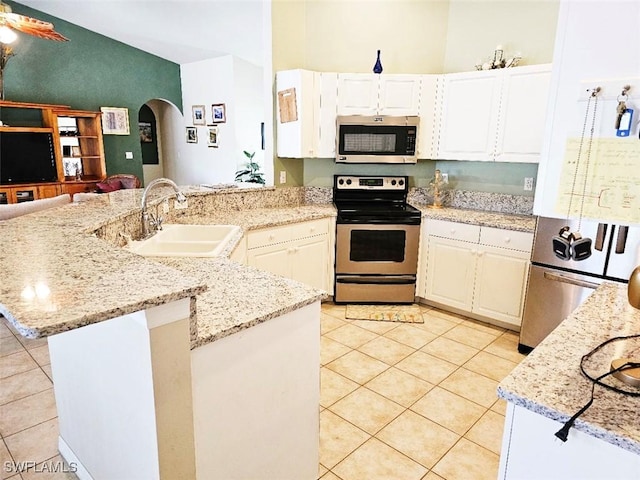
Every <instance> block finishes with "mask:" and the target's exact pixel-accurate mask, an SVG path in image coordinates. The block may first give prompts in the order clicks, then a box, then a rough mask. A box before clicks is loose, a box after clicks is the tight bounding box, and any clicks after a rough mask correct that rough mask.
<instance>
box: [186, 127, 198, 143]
mask: <svg viewBox="0 0 640 480" xmlns="http://www.w3.org/2000/svg"><path fill="white" fill-rule="evenodd" d="M187 143H198V130H197V129H196V127H187Z"/></svg>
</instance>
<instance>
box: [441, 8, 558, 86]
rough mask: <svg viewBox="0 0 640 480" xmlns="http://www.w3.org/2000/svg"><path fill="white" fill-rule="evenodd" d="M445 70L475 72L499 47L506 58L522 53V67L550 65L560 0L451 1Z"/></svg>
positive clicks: (446, 71) (449, 71) (444, 71)
mask: <svg viewBox="0 0 640 480" xmlns="http://www.w3.org/2000/svg"><path fill="white" fill-rule="evenodd" d="M449 4H450V7H449V25H448V30H447V41H446V54H445V60H444V69H443V71H442V72H441V73H451V72H464V71H469V70H473V69H474V66H475V64H476V63H477V62H478V60H482V61H483V62H486V61H488V60H489V58H493V51H494V49H495V47H496V45H502V46H503V48H504V50H505V54H506V55H507V56H513V54H515V53H516V52H521V53H522V55H523V59H522V61H521V62H520V64H521V65H535V64H539V63H551V61H552V60H553V45H554V41H555V35H556V23H557V21H558V9H559V5H560V1H559V0H507V1H504V0H503V1H491V0H450V1H449Z"/></svg>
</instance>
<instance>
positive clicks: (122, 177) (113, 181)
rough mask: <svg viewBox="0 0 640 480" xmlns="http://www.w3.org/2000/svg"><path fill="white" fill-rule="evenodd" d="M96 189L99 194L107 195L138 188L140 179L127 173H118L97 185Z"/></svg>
mask: <svg viewBox="0 0 640 480" xmlns="http://www.w3.org/2000/svg"><path fill="white" fill-rule="evenodd" d="M96 188H97V189H98V192H100V193H109V192H114V191H116V190H122V189H125V188H140V179H139V178H138V177H136V176H135V175H131V174H129V173H118V174H116V175H110V176H108V177H107V178H105V179H104V180H103V181H102V182H99V183H97V184H96Z"/></svg>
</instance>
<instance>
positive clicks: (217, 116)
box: [211, 103, 227, 123]
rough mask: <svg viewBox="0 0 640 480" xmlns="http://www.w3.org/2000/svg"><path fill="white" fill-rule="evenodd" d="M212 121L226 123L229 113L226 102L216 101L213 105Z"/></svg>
mask: <svg viewBox="0 0 640 480" xmlns="http://www.w3.org/2000/svg"><path fill="white" fill-rule="evenodd" d="M211 118H212V119H213V120H212V123H225V122H226V121H227V114H226V112H225V108H224V103H214V104H213V105H211Z"/></svg>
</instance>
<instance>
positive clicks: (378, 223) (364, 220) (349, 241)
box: [333, 175, 421, 303]
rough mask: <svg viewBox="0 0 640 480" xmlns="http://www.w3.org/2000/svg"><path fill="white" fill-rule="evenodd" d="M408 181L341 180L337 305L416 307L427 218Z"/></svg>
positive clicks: (337, 186)
mask: <svg viewBox="0 0 640 480" xmlns="http://www.w3.org/2000/svg"><path fill="white" fill-rule="evenodd" d="M408 192H409V186H408V177H406V176H380V177H378V176H358V175H335V176H334V180H333V203H334V205H335V206H336V208H337V210H338V217H337V221H336V278H335V301H336V303H412V302H413V301H414V298H415V288H416V274H417V271H418V244H419V240H420V222H421V213H420V210H418V209H417V208H415V207H413V206H411V205H409V204H408V203H407V194H408Z"/></svg>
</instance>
